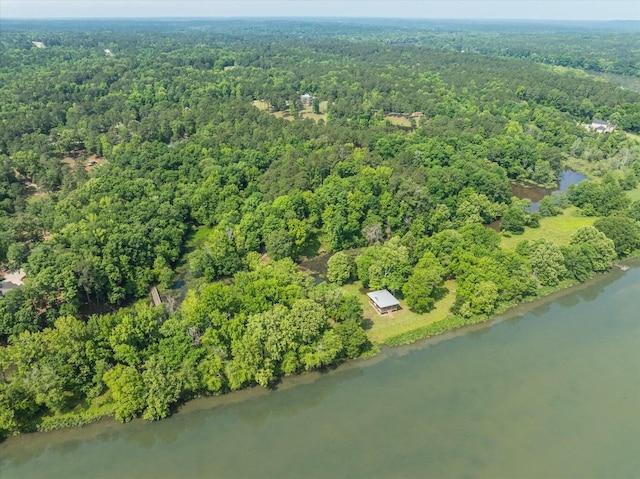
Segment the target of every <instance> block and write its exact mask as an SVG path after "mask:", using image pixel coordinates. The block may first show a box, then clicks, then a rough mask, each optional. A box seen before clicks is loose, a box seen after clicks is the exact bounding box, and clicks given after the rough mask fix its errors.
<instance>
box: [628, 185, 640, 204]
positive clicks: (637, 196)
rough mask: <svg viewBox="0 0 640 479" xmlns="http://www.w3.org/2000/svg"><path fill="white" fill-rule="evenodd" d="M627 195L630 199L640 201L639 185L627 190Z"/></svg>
mask: <svg viewBox="0 0 640 479" xmlns="http://www.w3.org/2000/svg"><path fill="white" fill-rule="evenodd" d="M627 196H628V197H629V198H631V201H640V186H636V187H635V189H633V190H631V191H627Z"/></svg>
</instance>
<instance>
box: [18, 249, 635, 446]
mask: <svg viewBox="0 0 640 479" xmlns="http://www.w3.org/2000/svg"><path fill="white" fill-rule="evenodd" d="M618 264H622V265H627V266H630V267H632V268H637V267H640V257H639V256H635V257H633V258H627V259H625V260H624V261H620V262H618ZM624 274H626V273H624V272H622V271H621V270H620V269H619V268H615V267H614V268H612V269H611V270H610V271H609V272H607V273H603V274H599V275H595V276H593V277H591V278H589V279H588V280H587V281H585V282H583V283H576V282H566V281H565V282H563V283H561V284H560V285H558V286H557V287H555V288H544V289H541V290H540V292H539V294H538V295H536V296H535V297H531V298H529V299H528V300H526V301H524V302H520V303H513V304H504V305H502V307H500V309H499V310H498V311H496V312H494V314H492V315H491V316H476V317H472V318H467V319H465V318H461V317H459V316H449V317H446V318H444V319H441V320H437V321H429V322H428V323H427V324H424V325H422V326H417V327H415V328H413V329H410V330H407V331H405V332H403V333H401V334H397V335H393V336H390V337H388V338H387V339H386V340H385V341H384V342H380V343H377V344H375V345H374V347H373V349H372V350H370V351H369V353H368V354H367V353H365V355H363V357H361V358H359V359H356V360H351V361H346V362H344V363H342V364H340V365H336V366H333V367H330V368H328V369H327V370H333V369H335V368H339V369H349V368H357V367H360V366H361V365H362V364H363V361H365V362H366V363H367V364H368V363H372V364H375V363H377V362H378V361H380V360H382V359H384V358H385V357H386V356H387V355H388V353H389V352H390V351H399V350H398V347H400V346H402V347H406V346H408V345H421V344H423V341H425V340H426V341H429V342H433V343H434V344H435V343H438V342H440V341H442V340H446V339H450V338H454V337H456V336H459V335H462V334H466V333H467V332H469V331H473V330H477V329H483V328H487V327H491V326H493V325H494V324H498V323H500V322H502V321H505V320H507V319H512V318H514V317H517V316H520V315H523V314H526V313H528V312H529V311H531V310H532V309H534V308H537V307H539V306H541V305H544V304H547V303H550V302H553V301H556V300H558V299H560V298H562V297H563V296H565V295H567V294H571V293H573V292H576V291H579V290H581V289H584V288H588V287H590V286H591V285H593V284H594V283H595V282H597V281H600V280H601V279H602V277H603V276H608V275H619V276H621V275H624ZM394 354H395V352H394ZM327 370H325V371H311V372H304V373H301V374H297V375H293V376H287V377H284V378H282V379H281V380H280V381H279V382H278V383H277V384H276V385H275V386H274V388H275V389H278V390H283V389H289V388H292V387H295V386H297V385H300V384H308V383H312V382H314V381H316V380H317V379H318V378H320V377H322V376H323V375H324V374H325V372H326V371H327ZM269 393H270V390H269V389H265V388H260V387H258V386H254V387H250V388H246V389H244V390H240V391H234V392H231V393H228V394H224V395H221V396H209V397H200V398H195V399H192V400H190V401H188V402H186V403H183V404H180V405H177V406H176V407H175V408H174V410H173V412H174V413H178V414H179V413H182V412H188V411H193V410H195V409H199V408H201V407H205V406H206V407H207V408H210V407H212V405H219V404H230V403H235V402H239V401H242V400H244V399H246V398H253V397H257V396H263V395H267V394H269ZM113 415H114V414H113V409H112V407H111V406H110V404H109V401H108V397H107V396H106V395H105V396H103V397H102V398H101V401H100V402H99V404H93V405H90V406H89V405H79V406H78V408H77V409H76V410H74V411H71V412H67V413H65V414H62V415H57V416H50V417H48V418H45V420H44V421H43V422H42V423H41V424H40V425H39V426H38V427H37V428H34V431H33V432H48V433H50V432H53V431H56V430H60V429H68V428H78V427H81V426H86V425H89V424H92V423H97V422H104V421H107V422H108V423H113V424H114V425H115V423H116V421H115V420H113V421H112V418H113ZM134 421H135V422H143V420H142V419H135V420H134ZM114 427H115V426H114ZM27 434H30V433H27ZM8 440H10V438H9V439H8Z"/></svg>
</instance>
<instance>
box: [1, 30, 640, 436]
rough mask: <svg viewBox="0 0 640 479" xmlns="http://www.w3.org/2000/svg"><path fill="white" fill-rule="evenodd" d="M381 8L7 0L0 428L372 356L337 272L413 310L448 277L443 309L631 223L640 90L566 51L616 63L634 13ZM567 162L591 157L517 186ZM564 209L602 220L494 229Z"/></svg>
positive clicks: (550, 278) (557, 271)
mask: <svg viewBox="0 0 640 479" xmlns="http://www.w3.org/2000/svg"><path fill="white" fill-rule="evenodd" d="M399 22H400V21H395V22H387V23H385V22H377V23H366V22H355V21H354V22H351V23H341V24H338V23H331V22H327V21H317V22H312V21H309V22H292V21H277V22H276V21H272V22H266V21H255V22H249V21H227V22H222V21H220V22H214V21H209V22H204V21H197V22H196V21H182V22H171V21H161V22H151V21H148V22H141V21H122V22H115V21H109V22H106V21H105V22H95V23H88V24H87V23H86V22H83V24H82V25H81V26H79V25H78V23H76V22H62V21H61V22H41V23H38V22H33V23H24V22H18V21H12V22H10V21H3V23H2V32H1V34H0V98H1V99H2V100H1V101H0V121H1V125H2V128H0V169H1V170H0V173H1V174H0V226H1V227H0V264H1V265H2V271H3V273H2V274H8V273H10V272H13V271H19V270H21V269H22V270H23V271H24V273H25V275H26V277H25V279H24V284H23V285H22V286H21V287H19V288H14V289H11V290H9V291H6V292H5V293H4V294H3V295H2V296H0V341H1V342H2V346H0V371H1V372H2V373H1V374H0V436H2V435H10V434H15V433H18V432H21V431H31V430H43V429H49V428H53V427H60V426H64V425H72V424H79V423H82V422H83V421H87V420H91V419H95V418H96V417H99V416H101V415H103V414H113V415H115V417H116V418H118V419H120V420H123V421H127V420H130V419H132V418H134V417H137V416H142V417H144V418H146V419H159V418H162V417H165V416H167V415H168V414H170V412H171V408H172V407H173V406H174V405H175V404H177V403H179V402H181V401H185V400H187V399H189V398H192V397H195V396H198V395H205V394H221V393H224V392H227V391H231V390H236V389H240V388H243V387H246V386H250V385H254V384H259V385H262V386H272V385H274V384H275V383H276V382H277V381H278V378H280V377H282V376H283V375H289V374H294V373H297V372H300V371H302V370H311V369H318V368H323V367H328V366H330V365H334V364H336V363H338V362H340V361H344V360H347V359H350V358H357V357H360V356H362V355H363V354H365V355H366V354H371V353H372V352H373V351H374V350H375V344H372V342H371V341H370V340H369V338H368V337H367V334H366V328H367V325H366V321H364V320H363V310H362V305H361V302H360V301H359V299H358V298H357V297H355V296H353V295H349V294H347V293H346V292H345V291H344V289H343V288H341V286H342V285H344V284H348V283H352V282H354V281H358V282H359V283H358V284H360V285H361V286H362V287H363V288H369V289H383V288H385V289H388V290H389V291H391V292H393V293H394V294H396V295H397V296H398V297H400V298H402V299H403V301H406V304H407V305H408V306H409V307H410V308H411V310H412V311H414V312H416V313H419V314H424V313H428V312H429V311H431V310H432V309H433V308H434V306H435V304H436V303H437V302H438V301H439V300H440V299H441V298H442V296H443V294H444V292H445V290H446V286H445V282H447V281H455V284H456V289H455V302H454V304H453V306H452V307H451V312H450V315H449V316H448V318H447V319H446V320H445V321H444V322H443V323H442V324H441V325H440V326H438V327H439V328H440V329H442V330H446V329H447V328H449V329H450V328H451V327H456V326H461V325H463V324H467V323H471V322H474V321H478V320H480V319H482V318H486V317H488V316H489V315H491V314H493V313H494V312H495V311H497V310H499V309H501V308H503V307H505V306H506V305H511V304H514V303H516V302H519V301H523V300H526V299H527V298H532V297H535V296H537V295H540V294H544V293H545V292H548V291H549V290H551V289H553V288H554V287H558V285H561V284H570V283H572V282H578V281H584V280H585V279H586V278H588V277H589V276H591V275H593V274H594V273H598V272H603V271H606V270H607V269H609V268H610V267H611V264H612V263H613V262H614V261H615V260H616V258H623V257H625V256H628V255H630V254H633V253H634V251H636V250H637V249H638V247H640V226H639V225H640V223H639V222H640V202H639V201H637V200H636V201H632V200H631V199H630V197H629V195H627V193H626V192H627V191H629V190H634V189H635V188H637V184H638V177H639V176H640V143H639V142H638V141H637V136H636V135H637V134H640V93H637V92H634V91H631V90H628V89H623V88H620V87H618V86H616V85H614V84H612V83H609V82H606V81H603V80H602V79H600V78H595V77H592V76H590V75H589V74H586V73H584V72H582V71H579V70H576V69H585V70H594V71H599V72H606V73H617V74H620V75H627V76H638V75H639V73H638V72H639V66H640V34H639V33H638V31H637V28H636V29H630V28H629V26H628V25H601V24H598V25H595V26H594V25H590V24H584V25H582V24H571V25H570V26H560V25H554V24H549V25H547V24H545V25H538V24H533V25H529V26H528V27H527V28H521V27H517V26H516V27H514V26H513V25H511V26H509V25H484V24H480V25H474V24H470V23H443V24H435V23H420V22H407V24H406V25H403V24H401V23H399ZM39 42H41V43H39ZM534 52H535V53H534ZM545 63H548V64H552V65H562V66H565V67H572V68H571V69H566V71H564V70H562V71H556V70H554V69H550V68H549V67H548V66H547V65H543V64H545ZM594 119H601V120H606V121H609V122H611V123H613V124H615V125H616V127H615V130H614V131H613V132H611V133H596V132H593V131H589V130H588V129H586V128H585V127H584V124H586V123H590V122H591V121H592V120H594ZM568 161H577V162H581V164H583V165H587V166H589V167H591V169H592V171H595V172H596V176H598V177H597V178H594V179H593V180H592V181H583V182H581V183H579V184H577V185H575V186H573V187H571V188H570V190H569V192H568V193H567V194H566V195H564V194H554V195H551V196H548V197H546V198H545V199H544V200H543V201H542V202H541V204H540V211H539V212H536V213H532V211H531V209H530V202H528V201H527V200H519V199H518V198H514V197H512V190H511V185H512V183H514V182H519V183H525V184H527V183H528V184H537V185H542V186H547V187H551V188H553V187H554V186H555V185H556V184H557V179H558V174H559V172H560V171H562V170H563V168H564V167H565V165H566V163H567V162H568ZM567 207H572V208H577V209H578V211H579V213H580V214H581V215H584V216H588V217H595V218H597V221H595V223H593V226H586V227H583V228H580V229H578V230H577V231H575V232H574V234H573V236H572V237H571V240H570V242H569V244H556V243H554V242H553V241H551V240H549V239H540V240H537V241H533V242H530V241H522V242H520V243H519V244H518V246H517V247H516V248H515V249H509V248H503V247H501V245H500V241H501V238H502V237H503V236H505V235H509V236H510V235H518V234H521V233H522V232H523V231H524V230H525V228H535V227H536V226H538V225H539V223H540V221H541V220H542V219H543V218H544V217H551V216H555V215H559V214H562V211H563V210H564V209H565V208H567ZM497 220H500V221H501V230H502V231H501V232H497V231H495V230H494V229H491V228H488V227H486V225H488V224H490V223H492V222H495V221H497ZM323 252H324V253H327V254H332V256H331V258H330V259H329V262H328V271H327V274H326V277H327V279H328V281H319V280H318V279H317V278H313V277H311V276H310V275H309V274H307V273H306V272H304V271H303V270H302V269H301V268H300V267H299V263H300V262H301V261H302V260H303V259H305V258H311V257H315V256H317V255H318V254H320V253H323ZM153 286H157V287H158V289H159V291H160V295H161V296H162V297H163V298H164V302H163V304H162V305H159V306H154V305H153V304H152V302H151V300H150V288H151V287H153Z"/></svg>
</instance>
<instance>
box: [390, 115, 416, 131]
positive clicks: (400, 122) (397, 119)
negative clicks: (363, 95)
mask: <svg viewBox="0 0 640 479" xmlns="http://www.w3.org/2000/svg"><path fill="white" fill-rule="evenodd" d="M384 119H385V120H389V121H390V122H391V123H392V124H393V125H396V126H404V127H405V128H411V120H409V118H407V117H406V116H398V115H387V116H385V117H384Z"/></svg>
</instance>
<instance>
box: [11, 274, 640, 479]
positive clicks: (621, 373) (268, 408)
mask: <svg viewBox="0 0 640 479" xmlns="http://www.w3.org/2000/svg"><path fill="white" fill-rule="evenodd" d="M633 266H634V267H633V268H632V269H630V270H629V271H627V272H626V273H623V272H621V271H619V270H617V269H616V270H614V271H613V272H611V273H609V274H606V275H602V276H599V277H597V278H595V279H593V280H591V281H590V282H588V283H587V284H585V285H582V286H580V287H577V288H575V289H572V290H570V291H565V292H561V293H558V294H556V295H554V296H553V297H552V298H551V299H549V300H545V301H538V302H537V303H534V304H530V305H523V306H520V307H518V308H516V309H515V310H513V311H512V312H510V313H509V314H508V315H507V316H505V317H503V318H498V319H497V320H496V321H494V324H493V325H491V326H489V325H481V326H478V327H474V328H470V329H469V330H467V331H464V332H461V333H458V334H450V335H447V336H445V337H441V338H437V339H432V340H429V341H426V342H422V343H420V344H416V345H413V346H410V347H404V348H393V349H385V350H384V351H383V352H382V354H380V355H378V356H377V357H375V358H373V359H372V360H369V361H359V362H352V363H349V364H347V365H345V366H343V367H340V368H338V369H336V370H333V371H330V372H327V373H323V374H319V373H318V374H306V375H302V376H299V377H296V378H293V379H291V380H288V381H285V383H284V384H283V385H282V387H280V388H279V389H278V390H276V391H265V390H262V389H253V390H249V391H243V392H240V393H237V394H230V395H227V396H225V397H222V398H209V399H202V400H197V401H194V402H192V403H189V404H188V405H187V406H186V407H185V408H183V410H182V411H181V412H179V413H178V414H176V415H174V416H173V417H171V418H169V419H167V420H164V421H160V422H157V423H147V422H143V421H134V422H132V423H129V424H124V425H123V424H118V423H116V422H115V421H112V420H106V421H102V422H100V423H98V424H94V425H91V426H88V427H85V428H81V429H70V430H64V431H58V432H53V433H47V434H31V435H24V436H21V437H18V438H12V439H10V440H8V441H5V442H4V443H3V444H0V477H2V478H3V479H4V478H7V479H10V478H76V477H78V478H81V477H82V478H84V477H91V478H101V477H112V478H122V477H131V478H181V479H186V478H192V477H194V478H195V477H211V478H235V477H239V478H241V477H251V478H268V477H305V478H307V477H311V478H313V477H319V478H320V477H322V478H325V477H326V478H342V477H354V478H360V477H394V478H402V477H411V478H414V477H437V478H470V477H473V478H484V477H486V478H493V479H495V478H516V477H517V478H522V479H525V478H550V477H553V478H569V477H574V478H575V477H580V478H589V477H599V478H602V477H607V478H631V477H640V401H639V398H640V353H639V352H638V351H639V348H638V345H639V344H640V317H639V316H640V315H638V311H640V263H639V262H637V261H636V262H635V263H634V264H633Z"/></svg>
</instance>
